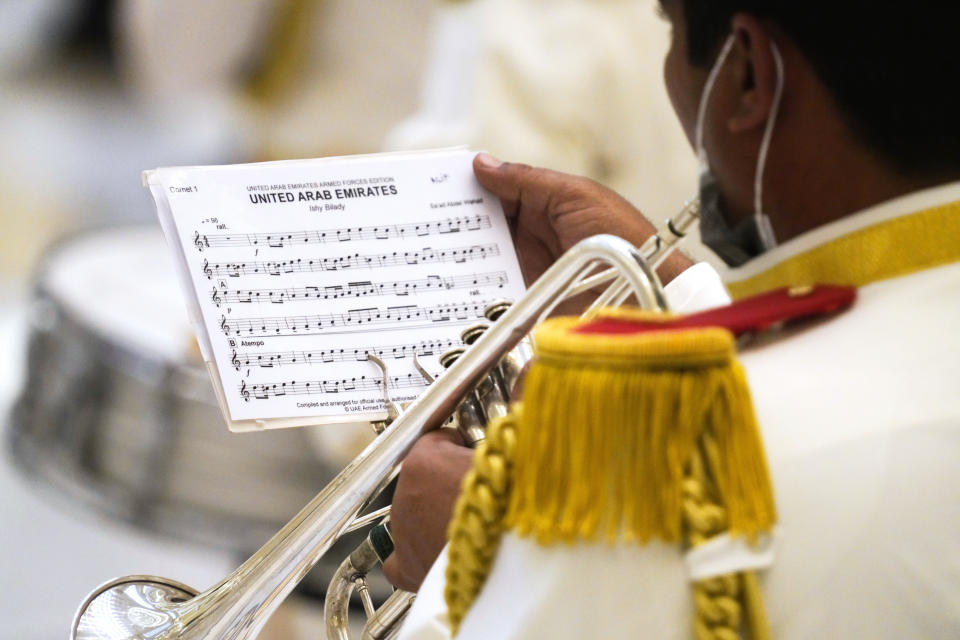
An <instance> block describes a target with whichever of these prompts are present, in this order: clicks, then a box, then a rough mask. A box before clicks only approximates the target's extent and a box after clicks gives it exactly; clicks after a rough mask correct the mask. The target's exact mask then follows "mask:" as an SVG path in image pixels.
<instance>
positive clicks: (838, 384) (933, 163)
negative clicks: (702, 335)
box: [384, 0, 960, 639]
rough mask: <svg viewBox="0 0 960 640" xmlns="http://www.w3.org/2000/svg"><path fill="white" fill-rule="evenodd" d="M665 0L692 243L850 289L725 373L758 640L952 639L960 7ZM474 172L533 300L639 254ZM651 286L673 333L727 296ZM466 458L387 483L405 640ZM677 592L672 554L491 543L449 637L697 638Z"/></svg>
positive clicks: (439, 573)
mask: <svg viewBox="0 0 960 640" xmlns="http://www.w3.org/2000/svg"><path fill="white" fill-rule="evenodd" d="M661 5H662V10H663V12H664V14H665V16H666V18H667V19H668V20H669V21H670V24H671V26H672V30H673V34H672V43H671V47H670V50H669V52H668V54H667V57H666V61H665V65H664V75H665V80H666V84H667V88H668V92H669V94H670V97H671V101H672V103H673V107H674V109H675V111H676V114H677V117H678V118H679V120H680V122H681V124H682V126H683V128H684V130H685V132H686V135H687V137H688V139H689V141H690V143H691V145H692V146H693V147H694V149H695V151H696V152H697V154H698V157H699V160H700V163H701V170H702V175H701V179H700V196H701V199H702V204H703V210H702V221H701V231H702V236H703V240H704V242H705V244H707V245H708V246H709V247H711V248H712V249H713V250H714V251H715V252H716V253H717V254H718V255H719V256H720V257H721V258H722V259H723V260H724V261H725V262H726V263H727V264H728V265H729V266H730V269H729V273H727V274H726V276H725V280H726V287H727V290H728V292H729V293H730V294H731V295H732V297H733V298H741V297H744V296H750V295H753V294H757V293H762V292H764V291H769V290H773V289H777V288H779V287H794V286H797V285H808V284H813V283H818V282H819V283H829V284H843V285H852V286H856V287H858V300H857V302H856V303H855V304H854V306H853V307H852V308H851V309H850V310H849V311H847V312H845V313H842V314H840V315H837V316H835V317H833V318H830V319H825V320H821V321H817V322H813V323H807V324H803V325H800V326H796V327H791V328H787V329H785V330H783V331H780V332H776V333H773V334H765V335H764V336H763V337H761V338H760V339H759V340H757V341H755V342H754V343H753V344H752V345H749V346H747V347H746V348H745V349H744V350H743V351H742V353H741V354H740V358H741V361H742V363H743V366H744V367H745V370H746V375H747V378H748V380H749V384H750V387H751V390H752V394H753V399H754V403H755V408H756V415H757V419H758V423H759V425H760V429H761V431H762V437H763V441H764V443H765V446H766V451H767V456H768V460H769V466H770V473H771V476H772V481H773V486H774V488H775V496H776V502H777V507H778V511H779V521H780V526H779V530H778V533H777V535H776V543H775V545H774V549H775V559H774V561H773V563H772V566H770V567H769V568H768V569H767V570H766V571H764V572H763V573H762V592H763V594H764V597H765V600H766V603H767V611H768V614H769V620H770V624H771V628H772V630H773V635H774V636H775V637H778V638H788V639H793V638H811V637H820V638H834V637H847V638H906V637H923V638H946V637H955V635H956V633H957V630H958V629H960V569H958V568H960V465H958V464H957V460H958V459H960V331H958V330H957V327H958V326H960V126H958V124H957V117H956V114H957V113H960V94H958V93H957V92H955V91H952V90H950V89H949V88H945V87H944V84H945V83H948V82H950V81H952V78H953V76H955V75H956V73H955V72H956V71H957V70H958V69H960V49H958V48H957V47H956V46H955V42H954V37H953V35H952V33H951V32H952V30H953V29H954V28H955V25H956V24H958V19H960V9H958V8H957V7H956V5H955V4H954V3H943V2H934V1H933V0H918V2H914V3H912V4H910V5H909V6H907V5H903V4H902V3H899V2H896V3H895V2H892V1H889V0H883V1H879V2H878V1H874V2H870V3H866V2H853V1H852V0H834V1H832V2H826V1H825V0H808V1H807V2H802V3H801V2H790V1H786V0H784V1H779V0H778V1H776V2H754V1H752V0H662V3H661ZM638 117H642V115H638ZM474 168H475V172H476V175H477V178H478V180H479V181H480V182H481V183H482V184H483V185H484V186H485V187H486V188H487V189H489V190H490V191H492V192H493V193H495V194H496V195H498V196H499V197H500V198H501V200H502V202H503V206H504V209H505V211H506V212H507V215H508V217H509V218H510V220H511V222H512V225H513V230H514V238H515V242H516V245H517V250H518V254H519V256H520V259H521V261H522V263H523V269H524V275H525V277H526V278H527V279H528V280H533V279H534V278H536V277H537V276H538V275H539V274H540V273H542V272H543V271H544V269H545V268H546V267H548V266H549V265H550V264H551V262H552V261H553V260H555V259H556V257H557V256H559V255H560V254H561V253H562V252H563V251H564V250H566V249H567V248H569V247H570V246H572V245H573V244H574V243H575V242H577V241H578V240H580V239H581V238H584V237H587V236H590V235H592V234H596V233H615V234H617V235H620V236H622V237H624V238H626V239H628V240H630V241H631V242H633V243H636V244H639V243H641V242H642V241H643V240H644V239H645V238H646V237H647V236H648V235H650V233H652V227H651V226H650V224H649V223H647V222H646V221H645V220H644V218H643V217H642V216H641V215H640V214H639V212H638V211H637V210H636V209H634V208H633V207H632V206H631V205H630V204H629V203H628V202H626V201H625V200H623V199H621V198H620V197H619V196H617V195H616V194H614V193H612V192H610V191H608V190H606V189H605V188H603V187H601V186H600V185H598V184H596V183H593V182H590V181H587V180H585V179H581V178H577V177H574V176H569V175H564V174H559V173H555V172H551V171H548V170H545V169H535V168H531V167H527V166H522V165H516V164H510V163H500V162H499V161H497V160H495V159H494V158H491V157H489V156H486V155H480V156H478V157H477V159H476V161H475V163H474ZM660 275H661V277H662V278H663V280H664V282H667V283H668V284H667V293H668V295H669V297H670V301H671V303H672V306H673V307H674V308H675V309H676V310H679V311H681V312H690V311H694V310H697V309H701V308H704V307H710V306H715V305H717V304H722V303H723V302H725V300H726V299H725V294H724V293H723V292H722V291H719V292H718V287H717V286H716V284H715V282H716V280H715V278H716V276H715V274H714V273H713V272H712V270H710V269H709V268H708V267H706V266H704V265H691V264H690V263H689V261H687V260H686V259H685V258H683V257H682V256H680V255H675V256H674V257H673V258H671V260H669V261H668V262H667V263H666V264H665V265H664V266H663V268H661V270H660ZM472 455H473V454H472V452H471V451H470V450H468V449H465V448H463V447H462V446H460V443H459V442H458V441H457V437H456V435H455V434H453V433H451V432H448V431H438V432H434V433H431V434H428V435H427V436H424V437H423V438H422V439H421V440H420V441H419V442H418V443H417V445H416V446H415V447H414V448H413V450H412V451H411V453H410V455H409V456H408V458H407V460H406V462H405V463H404V467H403V472H402V474H401V476H400V481H399V484H398V487H397V491H396V494H395V498H394V506H393V513H392V526H393V536H394V540H395V544H396V550H395V552H394V554H393V555H392V556H391V557H390V558H389V559H388V561H387V563H386V565H385V567H384V568H385V570H386V572H387V574H388V577H390V578H391V580H392V581H393V582H394V583H395V584H397V585H398V586H400V587H403V588H405V589H409V590H418V589H419V595H418V600H417V602H416V604H415V606H414V610H413V611H412V613H411V615H410V617H409V618H408V620H407V623H406V624H405V627H404V632H403V636H402V637H406V638H442V637H449V634H450V632H449V628H448V625H447V618H446V613H445V612H446V607H445V604H444V601H443V597H442V591H443V587H444V566H445V565H446V563H447V557H446V555H445V554H441V553H440V552H441V549H442V547H443V545H444V543H445V533H446V526H447V523H448V521H449V519H450V513H451V508H452V504H453V502H454V500H455V499H456V496H457V494H458V492H459V487H460V480H461V478H462V477H463V475H464V473H465V472H466V470H467V469H468V468H469V467H470V465H471V460H472ZM438 556H439V557H438ZM431 566H432V567H433V568H432V569H431ZM428 570H429V575H427V572H428ZM425 576H427V577H426V580H425V581H424V577H425ZM421 584H422V588H421ZM687 584H688V577H687V575H686V573H685V569H684V564H683V560H682V557H681V554H680V552H679V550H678V549H677V548H676V546H671V545H667V544H664V543H660V542H650V543H648V544H646V545H642V546H641V545H636V544H634V545H626V544H621V545H618V546H616V547H609V546H605V545H603V544H583V543H581V544H578V545H573V546H565V545H560V546H555V547H543V546H539V545H538V544H537V543H536V541H533V540H529V539H525V538H520V537H518V536H516V535H515V534H512V533H507V534H505V536H504V541H503V542H502V543H501V547H500V551H499V553H498V555H497V557H496V561H495V563H494V565H493V568H492V571H491V573H490V575H489V577H488V578H487V582H486V586H485V588H484V589H483V590H482V591H481V592H480V594H479V596H478V597H477V599H476V601H475V602H474V603H473V606H472V608H471V609H470V611H469V613H468V615H467V617H466V618H465V619H464V620H463V623H462V624H461V625H460V627H459V631H458V635H457V637H458V638H492V637H497V638H533V637H551V638H567V637H570V638H573V637H576V638H582V637H634V636H637V635H642V636H643V637H651V638H683V637H689V635H690V626H689V616H690V611H689V610H690V606H691V605H690V597H689V592H688V590H687V588H686V585H687Z"/></svg>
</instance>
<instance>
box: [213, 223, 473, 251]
mask: <svg viewBox="0 0 960 640" xmlns="http://www.w3.org/2000/svg"><path fill="white" fill-rule="evenodd" d="M464 227H465V228H466V229H467V230H468V231H476V230H479V229H489V228H490V216H487V215H474V216H458V217H455V218H445V219H443V220H428V221H425V222H411V223H407V224H401V225H389V226H382V227H347V228H343V229H324V230H317V231H312V230H306V231H282V232H276V233H241V234H237V233H219V234H209V235H205V236H203V237H202V240H201V237H200V233H199V232H197V233H196V235H195V236H194V244H195V245H196V246H197V248H198V249H199V250H200V251H203V250H204V248H214V247H248V246H249V247H259V246H268V247H273V248H281V247H286V246H292V245H294V244H325V243H327V242H331V241H332V242H349V241H351V240H388V239H391V238H403V237H404V236H405V235H406V234H410V233H413V234H414V235H417V236H428V235H432V234H438V235H439V234H447V233H458V232H459V231H460V230H461V228H464Z"/></svg>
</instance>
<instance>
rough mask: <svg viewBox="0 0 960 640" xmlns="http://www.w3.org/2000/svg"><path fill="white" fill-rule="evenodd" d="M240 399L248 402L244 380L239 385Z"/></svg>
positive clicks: (248, 397) (248, 395)
mask: <svg viewBox="0 0 960 640" xmlns="http://www.w3.org/2000/svg"><path fill="white" fill-rule="evenodd" d="M240 397H241V398H243V401H244V402H250V392H249V391H247V381H246V380H244V381H243V382H242V383H241V384H240Z"/></svg>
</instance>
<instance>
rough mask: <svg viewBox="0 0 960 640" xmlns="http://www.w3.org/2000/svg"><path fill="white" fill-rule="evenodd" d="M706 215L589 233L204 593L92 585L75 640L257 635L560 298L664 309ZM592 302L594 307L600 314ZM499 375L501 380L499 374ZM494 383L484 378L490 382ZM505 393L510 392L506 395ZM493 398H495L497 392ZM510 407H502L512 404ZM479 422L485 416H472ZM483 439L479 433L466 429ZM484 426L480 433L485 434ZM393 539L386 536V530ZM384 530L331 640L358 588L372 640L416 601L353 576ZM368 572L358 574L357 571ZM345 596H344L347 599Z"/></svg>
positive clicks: (355, 560) (354, 561)
mask: <svg viewBox="0 0 960 640" xmlns="http://www.w3.org/2000/svg"><path fill="white" fill-rule="evenodd" d="M698 216H699V203H698V202H697V201H695V200H694V201H691V202H688V203H687V205H685V206H684V208H683V209H682V210H681V212H680V213H679V214H678V215H676V216H674V217H673V218H672V219H671V220H670V221H669V222H668V223H667V225H666V228H665V229H663V230H661V231H660V232H659V233H658V234H657V235H655V236H652V237H651V238H650V239H649V240H648V241H647V242H646V243H644V244H643V245H642V246H641V247H640V248H639V249H637V248H636V247H634V246H633V245H631V244H630V243H629V242H627V241H625V240H623V239H621V238H617V237H614V236H606V235H600V236H593V237H591V238H587V239H585V240H582V241H581V242H579V243H578V244H576V245H575V246H573V247H572V248H571V249H570V250H569V251H567V252H566V253H565V254H563V255H562V256H561V257H560V258H559V259H558V260H557V261H556V262H555V263H554V264H553V265H552V266H551V267H550V268H549V269H548V270H547V271H546V272H545V273H544V274H543V276H542V277H541V278H539V279H538V280H537V281H536V282H534V283H533V284H532V285H531V286H530V288H529V289H528V290H527V292H526V294H525V295H524V296H523V297H522V298H521V299H520V300H518V301H517V302H515V303H514V304H513V305H511V306H509V307H508V308H507V307H503V308H501V309H498V310H497V311H496V313H495V314H494V316H495V321H493V322H492V324H491V325H490V326H489V327H488V328H486V329H485V330H484V331H483V332H481V333H479V334H478V335H476V336H470V338H471V340H473V344H470V345H469V347H468V348H466V349H465V350H464V351H463V352H462V353H459V354H457V357H456V358H448V360H451V361H450V362H448V364H449V366H448V368H447V369H446V370H445V371H444V373H443V374H442V375H441V376H439V377H438V378H437V380H436V381H435V382H434V383H433V384H431V385H430V386H428V387H427V389H426V390H425V391H424V392H423V393H422V394H421V395H420V397H419V398H417V399H416V400H414V401H413V402H412V403H411V404H410V405H409V406H407V407H406V408H404V409H403V410H400V409H399V408H397V407H391V403H388V413H389V414H390V416H391V418H390V420H388V424H387V425H385V428H383V429H382V432H381V433H380V434H379V435H378V436H377V438H376V439H375V440H373V442H371V443H370V444H369V445H368V446H367V447H366V448H365V449H364V450H363V451H362V452H361V453H360V454H359V455H358V456H357V457H356V458H355V459H354V460H353V461H352V462H351V463H350V464H348V465H347V466H346V467H345V468H344V469H343V471H341V472H340V473H339V474H338V475H337V476H336V477H335V478H334V479H333V480H332V481H331V482H330V483H329V484H328V485H327V486H326V487H325V488H324V489H323V490H321V491H320V493H319V494H317V496H316V497H315V498H313V500H311V501H310V502H309V503H308V504H307V505H306V506H305V507H304V508H303V509H302V510H301V511H300V512H299V513H298V514H297V515H296V516H294V518H293V519H292V520H290V521H289V522H288V523H287V524H286V525H284V527H283V528H282V529H280V531H278V532H277V533H276V534H275V535H274V536H273V537H272V538H270V540H269V541H267V543H266V544H264V546H263V547H261V548H260V549H259V550H258V551H257V552H256V553H254V554H253V555H252V556H251V557H250V558H249V559H247V560H246V561H245V562H244V563H243V564H241V565H240V567H238V568H237V569H236V570H235V571H234V572H233V573H231V574H230V575H229V576H227V577H226V578H224V579H223V580H221V581H220V582H219V583H217V584H216V585H214V586H213V587H211V588H209V589H207V590H206V591H204V592H202V593H198V592H197V590H195V589H192V588H190V587H188V586H186V585H184V584H182V583H179V582H177V581H174V580H170V579H167V578H160V577H156V576H141V575H133V576H127V577H123V578H117V579H115V580H111V581H110V582H107V583H106V584H103V585H101V586H99V587H98V588H96V589H95V590H94V591H93V592H92V593H91V594H90V595H89V596H88V597H87V598H86V600H84V602H83V603H82V604H81V605H80V607H79V609H78V611H77V614H76V616H75V618H74V621H73V625H72V629H71V634H70V637H71V639H72V640H134V639H138V638H152V639H155V640H170V639H173V638H179V639H182V640H188V639H191V640H192V639H199V638H211V639H214V638H215V639H217V640H244V639H249V638H254V637H256V635H257V634H258V633H259V631H260V630H261V628H262V627H263V625H264V624H265V623H266V621H267V620H268V619H269V617H270V615H271V614H272V613H273V612H274V611H275V610H276V609H277V608H278V607H279V606H280V605H281V604H282V603H283V600H284V599H285V598H286V597H287V596H288V595H289V594H290V592H291V591H292V590H293V589H294V587H296V585H297V584H298V583H299V582H300V580H301V579H302V578H303V577H304V576H305V575H306V574H307V573H308V572H309V571H310V569H311V568H312V567H313V566H314V565H315V564H316V563H317V561H318V560H319V559H320V558H321V557H322V556H323V555H324V553H326V551H327V550H328V549H329V548H330V547H331V546H332V545H333V544H334V542H336V540H337V539H338V538H339V537H340V536H341V535H343V534H344V533H346V532H347V531H352V530H355V529H356V528H358V526H359V524H360V523H364V524H365V523H372V522H376V521H377V520H379V519H380V518H381V517H382V515H383V514H382V513H381V512H375V513H373V514H366V515H360V514H362V512H363V510H364V509H365V507H366V506H367V505H368V504H370V502H371V501H372V500H373V499H374V498H375V497H376V496H377V495H379V494H380V492H381V491H382V490H383V489H384V488H385V487H386V486H387V485H388V484H389V483H390V481H391V480H392V479H393V478H394V477H395V476H396V474H397V472H398V469H399V464H400V462H401V460H403V458H404V457H405V456H406V454H407V452H408V451H409V450H410V448H411V447H412V446H413V444H414V442H416V440H417V438H419V437H420V435H422V434H423V433H426V432H428V431H430V430H433V429H436V428H438V427H439V426H440V425H441V424H442V423H444V422H445V421H446V420H447V419H448V417H449V416H451V415H457V419H458V421H459V419H460V416H461V414H463V415H466V412H460V411H459V407H460V405H461V404H462V403H463V400H464V399H465V398H466V399H468V400H471V401H474V402H476V403H477V404H480V405H481V406H480V409H481V410H483V406H484V404H483V403H485V402H486V403H489V404H488V405H487V406H488V409H487V410H488V411H496V410H498V409H497V408H496V407H497V404H496V403H497V402H500V403H501V404H502V403H503V401H504V400H505V399H506V397H509V396H506V397H501V398H497V397H495V396H491V395H489V394H485V395H484V396H483V399H481V395H480V394H479V393H478V392H480V391H483V390H484V389H487V388H488V387H497V388H498V389H499V391H501V392H503V394H504V396H505V395H506V392H508V391H509V392H512V391H513V390H514V388H515V387H516V385H517V383H518V381H519V379H520V376H521V375H522V370H523V366H524V365H525V362H524V359H525V358H526V359H529V356H530V344H529V338H528V334H529V333H530V331H531V330H532V329H533V327H534V326H535V325H536V324H537V323H538V322H539V321H540V320H541V319H543V318H544V317H546V316H547V315H549V313H550V312H551V311H552V310H553V309H554V308H555V307H556V306H557V305H558V304H559V303H560V302H562V301H563V300H565V299H567V298H569V297H572V296H574V295H578V294H581V293H584V292H586V291H591V290H594V289H597V288H600V287H603V286H606V287H607V288H606V289H605V290H604V291H603V293H601V294H600V296H599V297H598V298H597V301H596V302H595V303H594V305H592V307H596V306H600V305H611V304H614V305H615V304H620V303H622V302H623V301H625V300H626V299H627V298H629V297H630V296H631V295H632V296H635V297H636V299H637V302H638V303H639V304H640V306H642V307H644V308H647V309H650V310H654V311H665V310H666V309H667V303H666V297H665V295H664V292H663V287H662V286H661V284H660V281H659V280H658V278H657V276H656V273H655V271H654V270H655V267H656V266H657V265H658V264H659V263H660V262H661V261H662V260H663V258H665V257H666V255H667V254H668V253H669V252H670V251H671V250H672V249H673V248H674V247H675V246H676V243H677V242H678V241H679V240H680V239H681V238H682V237H683V236H684V235H685V234H686V232H687V230H688V229H689V228H690V227H692V225H693V224H694V222H695V221H696V220H697V218H698ZM592 307H591V308H592ZM495 370H496V373H493V372H494V371H495ZM491 379H492V380H493V382H490V383H488V382H489V381H490V380H491ZM508 387H509V389H508ZM490 393H493V391H491V392H490ZM504 406H505V405H504ZM476 415H477V417H478V419H481V418H480V416H481V415H482V413H481V412H480V411H478V412H476ZM458 428H460V429H461V432H463V430H464V429H472V431H471V433H472V435H471V437H473V438H477V439H479V438H480V437H482V426H480V427H478V426H477V425H476V424H474V423H466V426H464V423H460V424H459V426H458ZM478 429H479V431H478ZM385 534H386V535H385ZM388 534H389V531H388V530H387V528H386V526H385V524H384V523H382V522H381V523H380V524H378V525H377V526H376V527H374V529H373V531H372V532H371V535H369V536H368V537H367V540H366V541H365V542H364V544H362V545H361V546H360V547H359V548H358V549H357V550H356V551H354V552H353V553H352V554H351V555H350V558H348V560H347V561H346V562H345V563H344V565H342V566H341V569H343V567H344V566H345V565H347V564H348V563H349V566H348V567H347V570H345V571H338V572H337V574H336V575H335V578H334V584H332V585H331V587H330V588H329V589H328V596H327V602H328V605H327V611H326V615H327V625H326V626H327V633H328V636H329V637H330V638H349V635H348V633H347V630H346V610H347V607H348V602H349V595H350V591H352V590H353V589H354V587H360V589H359V591H360V597H361V600H362V602H363V603H364V607H365V609H367V612H368V615H371V619H370V620H369V621H368V623H367V627H366V631H365V637H389V636H390V635H391V634H393V633H394V632H395V631H396V622H397V621H398V620H402V617H403V615H404V614H405V612H406V610H407V608H408V607H409V605H410V601H411V599H412V594H406V593H405V592H402V591H398V592H395V593H394V594H393V595H392V596H391V597H390V598H389V599H388V600H387V603H386V605H385V607H381V608H380V610H377V611H373V610H372V605H371V603H370V602H369V594H366V593H365V589H364V588H363V584H362V581H358V580H357V578H358V577H360V576H361V573H362V572H365V571H367V570H369V569H370V568H372V567H374V566H375V565H376V564H377V562H379V560H380V556H379V555H378V551H379V552H380V553H381V554H382V553H384V552H385V550H384V549H383V547H384V546H386V550H388V549H389V545H382V544H378V543H377V541H378V540H379V541H380V542H383V540H385V539H387V538H388V537H389V536H388ZM361 570H362V571H361ZM344 595H346V597H344Z"/></svg>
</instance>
